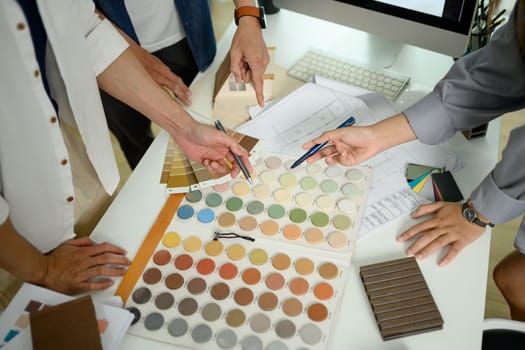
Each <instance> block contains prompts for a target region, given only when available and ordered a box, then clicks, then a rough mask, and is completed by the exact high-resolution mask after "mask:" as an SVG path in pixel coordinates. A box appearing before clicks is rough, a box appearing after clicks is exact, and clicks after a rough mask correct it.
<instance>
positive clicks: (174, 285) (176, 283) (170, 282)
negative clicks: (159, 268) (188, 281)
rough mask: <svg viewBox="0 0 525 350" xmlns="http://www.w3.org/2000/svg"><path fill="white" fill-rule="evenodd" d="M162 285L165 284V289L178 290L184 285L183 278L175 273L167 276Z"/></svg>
mask: <svg viewBox="0 0 525 350" xmlns="http://www.w3.org/2000/svg"><path fill="white" fill-rule="evenodd" d="M164 283H165V284H166V287H168V289H179V288H180V287H182V285H183V284H184V277H182V276H181V275H180V274H178V273H176V272H175V273H172V274H170V275H168V277H166V281H164Z"/></svg>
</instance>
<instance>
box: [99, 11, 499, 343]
mask: <svg viewBox="0 0 525 350" xmlns="http://www.w3.org/2000/svg"><path fill="white" fill-rule="evenodd" d="M233 31H234V26H233V24H232V25H231V26H230V27H229V28H228V30H227V31H226V33H225V35H224V36H223V38H222V40H221V41H220V43H219V45H218V54H217V57H216V59H215V61H214V63H213V65H212V66H211V68H210V69H209V70H208V71H207V72H206V74H204V75H202V76H200V79H199V80H198V81H196V82H195V83H194V84H193V85H192V90H193V92H194V94H193V107H192V109H193V110H195V111H197V112H199V113H200V114H201V115H204V116H210V117H211V108H212V105H211V95H212V89H213V80H214V73H215V71H216V69H217V68H218V65H219V64H220V62H221V61H222V59H223V57H224V55H225V53H226V52H227V50H228V49H229V46H230V43H231V37H232V35H233ZM264 34H265V39H266V42H267V44H268V45H272V46H276V47H277V51H276V55H275V59H276V63H277V64H278V65H280V66H283V67H288V66H289V65H291V64H292V63H293V62H294V61H295V60H297V59H298V58H299V57H300V56H301V55H302V53H304V51H306V49H308V48H312V47H313V48H319V49H322V50H324V51H328V52H330V51H333V52H334V53H336V54H337V55H339V56H351V57H353V58H355V59H361V60H364V61H366V51H365V50H364V49H363V48H364V47H366V38H367V34H366V33H362V32H359V31H355V30H352V29H349V28H346V27H341V26H338V25H335V24H332V23H328V22H324V21H320V20H317V19H313V18H309V17H305V16H302V15H297V14H295V13H291V12H288V11H286V10H281V11H280V12H279V13H278V14H276V15H272V16H268V29H267V30H265V32H264ZM451 64H452V59H451V58H449V57H446V56H443V55H440V54H436V53H433V52H430V51H426V50H422V49H418V48H415V47H410V46H406V47H404V48H403V50H402V51H401V53H400V56H399V57H398V59H397V61H396V63H395V64H394V66H393V67H392V69H394V70H396V71H398V72H400V73H404V74H407V75H410V76H411V77H412V82H411V87H409V89H411V88H414V87H415V89H416V90H417V89H419V88H420V87H421V86H422V87H431V86H433V84H434V83H435V82H437V81H438V80H439V79H440V78H441V77H442V76H443V75H444V74H445V72H446V71H447V70H448V68H449V67H450V65H451ZM429 67H432V68H431V69H430V68H429ZM401 98H403V97H401ZM498 135H499V123H491V125H490V127H489V130H488V134H487V136H486V137H485V138H480V139H476V140H473V141H466V140H465V139H464V138H463V136H462V135H460V134H458V135H456V136H455V137H454V138H453V139H452V141H451V142H450V143H449V144H448V147H450V149H451V150H453V151H454V152H456V154H457V155H458V157H459V158H460V159H462V160H464V162H465V166H464V168H463V169H462V170H461V171H460V172H458V173H456V174H454V176H455V178H456V180H457V182H458V184H459V186H460V188H461V190H462V192H463V193H464V195H467V196H468V194H469V193H470V191H471V190H472V189H473V188H474V187H475V186H476V184H478V183H479V182H480V181H481V179H482V178H483V177H484V176H485V175H486V174H487V173H488V172H489V171H490V169H491V168H492V167H493V165H494V164H495V162H496V157H497V147H498ZM166 142H167V135H166V133H164V132H162V133H161V134H160V135H159V136H158V137H157V138H156V140H155V141H154V143H153V144H152V146H151V147H150V149H149V150H148V152H147V153H146V155H145V157H144V159H143V160H142V161H141V162H140V164H139V166H138V167H137V168H136V170H135V171H134V172H133V173H132V174H131V176H130V178H129V179H128V181H127V183H126V185H125V186H124V187H123V189H122V190H121V192H120V194H119V195H118V196H117V198H116V199H115V201H114V202H113V204H112V205H111V207H110V208H109V210H108V211H107V213H106V214H105V215H104V217H103V218H102V220H101V221H100V223H99V224H98V226H97V227H96V229H95V231H94V233H93V235H92V238H93V239H94V240H96V241H109V242H112V243H115V244H118V245H120V246H122V247H124V248H125V249H127V251H128V255H129V257H131V258H132V257H133V256H134V255H135V253H136V252H137V250H138V248H139V247H140V245H141V243H142V241H143V239H144V237H145V235H146V234H147V232H148V231H149V229H150V227H151V225H152V223H153V222H154V221H155V219H156V217H157V215H158V213H159V211H160V209H161V208H162V206H163V204H164V202H165V200H166V193H165V190H164V187H163V186H161V185H159V183H158V182H159V177H160V170H161V168H162V163H163V158H164V152H165V145H166ZM413 224H414V221H413V220H412V219H410V218H408V217H402V218H399V219H397V220H395V221H394V222H392V223H391V224H389V225H388V226H385V227H384V228H382V229H380V230H379V231H378V232H375V233H374V234H372V235H371V236H370V237H368V238H366V239H364V240H362V241H359V242H358V244H357V246H356V249H355V255H354V259H353V263H352V268H351V271H350V273H349V278H348V285H347V286H346V289H345V292H344V293H345V294H344V296H343V298H342V299H343V300H342V303H341V309H340V314H339V319H337V320H336V321H335V322H334V327H335V328H334V332H333V340H332V347H331V348H332V349H350V348H351V349H360V350H364V349H374V350H376V349H418V350H419V349H440V350H441V349H462V350H468V349H479V348H480V344H481V330H482V321H483V314H484V305H485V289H486V281H487V266H488V257H489V244H490V237H489V233H486V234H485V235H483V236H482V237H481V238H480V239H479V240H477V241H476V242H475V243H473V244H472V245H471V246H469V247H468V248H467V249H466V250H465V251H463V252H462V253H461V254H460V255H459V256H458V257H457V258H456V260H455V261H454V262H453V263H452V264H450V265H449V266H447V267H444V268H440V267H437V265H436V262H437V261H438V258H439V257H440V256H441V253H436V254H434V255H432V256H430V257H429V258H427V259H425V260H423V261H420V267H421V269H422V272H423V275H424V276H425V279H426V281H427V283H428V285H429V288H430V290H431V292H432V294H433V296H434V299H435V301H436V304H437V306H438V308H439V310H440V311H441V314H442V316H443V319H444V327H443V330H440V331H435V332H429V333H424V334H419V335H414V336H409V337H404V338H400V339H395V340H390V341H386V342H384V341H383V340H382V339H381V337H380V334H379V331H378V329H377V326H376V324H375V321H374V317H373V314H372V311H371V308H370V305H369V303H368V301H367V298H366V295H365V291H364V289H363V287H362V284H361V282H360V279H359V275H358V271H359V266H360V265H364V264H368V263H374V262H379V261H383V260H389V259H395V258H401V257H403V256H404V253H403V252H404V250H405V249H406V247H407V245H406V244H400V243H397V242H396V241H395V238H396V237H397V236H398V235H399V234H400V233H401V232H402V231H403V230H404V229H406V228H408V227H410V226H411V225H413ZM118 282H119V281H118V280H117V281H116V284H115V286H114V288H112V289H110V290H108V291H105V292H103V293H100V294H102V295H108V294H112V293H114V291H115V289H116V286H117V285H118ZM146 348H147V349H149V350H157V349H158V350H162V349H173V348H174V347H173V346H171V345H168V344H164V343H160V342H154V341H151V340H147V339H143V338H139V337H135V336H131V335H127V336H126V337H125V338H124V340H123V343H122V346H121V349H126V350H130V349H131V350H133V349H146Z"/></svg>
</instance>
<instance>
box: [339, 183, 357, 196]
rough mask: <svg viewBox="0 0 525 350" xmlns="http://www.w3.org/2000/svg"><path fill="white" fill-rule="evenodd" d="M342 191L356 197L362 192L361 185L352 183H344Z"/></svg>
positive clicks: (346, 194)
mask: <svg viewBox="0 0 525 350" xmlns="http://www.w3.org/2000/svg"><path fill="white" fill-rule="evenodd" d="M341 191H343V194H344V195H345V196H348V197H356V196H359V195H360V194H361V190H360V189H359V187H358V186H357V185H355V184H352V183H347V184H344V185H343V187H341Z"/></svg>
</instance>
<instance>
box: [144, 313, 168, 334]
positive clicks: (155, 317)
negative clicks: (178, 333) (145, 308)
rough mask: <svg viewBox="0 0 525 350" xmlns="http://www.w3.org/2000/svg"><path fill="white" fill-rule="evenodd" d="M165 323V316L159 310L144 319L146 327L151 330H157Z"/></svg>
mask: <svg viewBox="0 0 525 350" xmlns="http://www.w3.org/2000/svg"><path fill="white" fill-rule="evenodd" d="M163 325H164V317H162V315H161V314H160V313H158V312H152V313H151V314H149V315H148V316H146V318H145V319H144V327H145V328H146V329H147V330H149V331H156V330H157V329H160V328H161V327H162V326H163Z"/></svg>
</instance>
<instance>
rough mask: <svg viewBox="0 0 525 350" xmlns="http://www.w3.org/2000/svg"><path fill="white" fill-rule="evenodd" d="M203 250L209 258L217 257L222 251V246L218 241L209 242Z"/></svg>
mask: <svg viewBox="0 0 525 350" xmlns="http://www.w3.org/2000/svg"><path fill="white" fill-rule="evenodd" d="M204 250H205V251H206V254H208V255H209V256H217V255H220V254H221V253H222V251H223V250H224V245H223V244H222V243H221V242H220V241H210V242H208V244H206V247H205V248H204Z"/></svg>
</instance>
